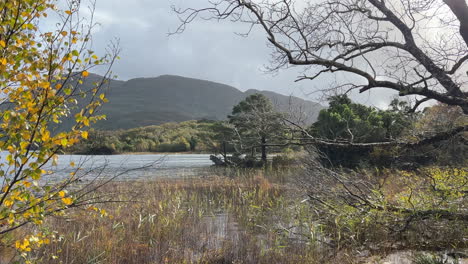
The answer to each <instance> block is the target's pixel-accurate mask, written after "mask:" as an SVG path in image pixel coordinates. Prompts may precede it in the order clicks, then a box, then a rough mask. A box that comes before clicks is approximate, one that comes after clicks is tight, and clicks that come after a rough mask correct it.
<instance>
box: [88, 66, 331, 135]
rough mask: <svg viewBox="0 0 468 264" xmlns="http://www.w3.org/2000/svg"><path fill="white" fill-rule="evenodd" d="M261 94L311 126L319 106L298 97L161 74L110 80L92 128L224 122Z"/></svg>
mask: <svg viewBox="0 0 468 264" xmlns="http://www.w3.org/2000/svg"><path fill="white" fill-rule="evenodd" d="M99 79H100V76H97V75H90V76H89V78H88V79H87V80H85V82H84V83H83V86H84V87H87V86H91V85H92V83H93V82H95V81H96V80H99ZM254 93H261V94H264V95H265V96H267V97H268V98H269V99H270V100H271V101H272V102H273V104H274V107H275V108H276V109H277V110H279V111H282V112H287V111H294V112H297V109H300V110H301V113H302V115H303V116H304V119H305V121H306V122H307V123H308V124H311V123H313V122H314V121H315V120H316V119H317V116H318V113H319V111H320V110H321V109H323V106H321V105H320V104H318V103H314V102H311V101H307V100H303V99H300V98H298V97H291V96H286V95H281V94H278V93H274V92H266V91H257V90H248V91H246V92H241V91H239V90H238V89H236V88H234V87H231V86H228V85H224V84H220V83H215V82H210V81H204V80H199V79H192V78H185V77H180V76H173V75H163V76H159V77H157V78H136V79H131V80H128V81H118V80H110V82H109V85H108V88H107V91H106V97H107V98H108V100H109V102H108V103H106V104H105V105H103V107H102V109H101V110H100V113H102V114H105V115H106V116H107V118H106V120H104V121H100V122H98V123H97V124H96V125H95V128H96V129H100V130H116V129H130V128H135V127H141V126H150V125H159V124H163V123H167V122H182V121H188V120H203V119H205V120H224V119H226V116H227V115H228V114H229V113H230V112H231V110H232V107H233V106H234V105H235V104H237V103H239V102H240V101H242V100H243V99H245V98H246V97H247V96H249V95H251V94H254Z"/></svg>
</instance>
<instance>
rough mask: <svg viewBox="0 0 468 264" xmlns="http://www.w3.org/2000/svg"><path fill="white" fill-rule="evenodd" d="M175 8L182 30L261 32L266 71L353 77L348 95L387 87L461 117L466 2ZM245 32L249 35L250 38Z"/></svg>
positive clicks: (375, 0)
mask: <svg viewBox="0 0 468 264" xmlns="http://www.w3.org/2000/svg"><path fill="white" fill-rule="evenodd" d="M210 5H211V6H209V7H207V8H203V9H191V8H188V9H177V8H175V11H176V12H177V13H178V14H179V17H180V18H181V21H182V23H181V25H180V27H179V28H178V29H177V32H181V31H183V30H184V29H185V27H186V26H187V24H188V23H190V22H191V21H193V20H194V19H195V18H196V17H197V16H203V18H204V19H232V20H234V21H239V22H244V23H247V24H248V25H249V26H250V30H251V29H252V28H253V27H255V26H260V27H261V28H262V29H263V30H264V31H265V33H266V34H267V38H268V41H269V43H270V44H271V45H272V47H273V53H272V55H273V58H274V59H273V64H274V65H273V68H275V69H278V68H281V67H285V66H287V65H298V66H309V67H310V72H311V73H310V74H305V75H304V76H301V77H300V78H299V80H306V79H307V80H314V79H316V78H318V77H319V76H321V75H323V74H326V73H337V72H345V73H348V74H352V75H356V76H358V78H356V81H355V82H354V83H352V84H342V87H347V88H348V89H359V91H360V92H365V91H368V90H371V89H374V88H388V89H392V90H395V91H397V92H398V93H399V94H400V95H401V96H407V95H416V96H418V97H419V100H418V101H417V102H416V104H417V105H418V106H419V105H420V104H421V103H422V102H426V101H428V100H437V101H440V102H443V103H445V104H448V105H457V106H460V107H461V108H462V109H463V111H464V113H465V114H468V93H467V92H466V89H464V87H466V81H467V76H466V75H467V74H466V72H465V71H466V67H464V65H465V62H466V61H467V60H468V48H467V43H468V6H467V4H466V2H465V0H444V1H442V0H428V1H422V0H387V1H386V0H341V1H337V0H328V1H323V0H317V1H307V2H306V3H304V4H300V3H294V2H293V1H292V0H273V1H272V0H259V1H253V0H218V1H217V2H210ZM250 30H249V32H250Z"/></svg>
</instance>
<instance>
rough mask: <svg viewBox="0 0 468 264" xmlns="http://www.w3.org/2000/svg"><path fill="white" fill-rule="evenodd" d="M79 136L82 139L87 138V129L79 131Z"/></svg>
mask: <svg viewBox="0 0 468 264" xmlns="http://www.w3.org/2000/svg"><path fill="white" fill-rule="evenodd" d="M81 137H82V138H84V139H88V131H82V132H81Z"/></svg>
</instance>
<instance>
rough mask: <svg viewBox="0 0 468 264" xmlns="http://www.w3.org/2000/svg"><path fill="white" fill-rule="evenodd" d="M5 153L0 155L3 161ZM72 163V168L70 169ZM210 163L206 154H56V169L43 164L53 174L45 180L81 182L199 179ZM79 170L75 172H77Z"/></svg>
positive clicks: (206, 172)
mask: <svg viewBox="0 0 468 264" xmlns="http://www.w3.org/2000/svg"><path fill="white" fill-rule="evenodd" d="M7 154H8V153H7V152H1V153H0V156H1V157H0V159H1V160H2V161H4V159H5V156H6V155H7ZM70 163H74V164H75V167H71V166H70ZM212 165H213V163H212V162H211V161H210V155H208V154H169V155H163V154H134V155H97V156H86V155H59V159H58V164H57V166H52V164H51V163H50V164H47V166H46V167H45V169H46V170H50V171H54V174H53V175H49V176H48V177H47V178H48V179H50V180H54V179H57V178H62V177H63V176H64V175H69V174H70V173H72V172H75V173H76V174H77V175H78V176H80V177H84V178H85V179H86V178H87V179H92V178H95V177H100V178H109V177H115V176H118V179H122V180H125V179H136V178H149V179H151V178H161V177H169V178H183V177H202V176H204V175H207V174H208V173H209V170H207V168H209V167H210V166H212ZM78 168H79V169H78Z"/></svg>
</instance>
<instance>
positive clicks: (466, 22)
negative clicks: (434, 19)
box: [444, 0, 468, 45]
mask: <svg viewBox="0 0 468 264" xmlns="http://www.w3.org/2000/svg"><path fill="white" fill-rule="evenodd" d="M444 2H445V4H447V5H448V6H449V7H450V9H451V10H452V12H453V13H454V14H455V16H457V18H458V20H459V21H460V34H461V35H462V37H463V39H464V40H465V43H466V44H467V45H468V5H467V4H466V1H465V0H444Z"/></svg>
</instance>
